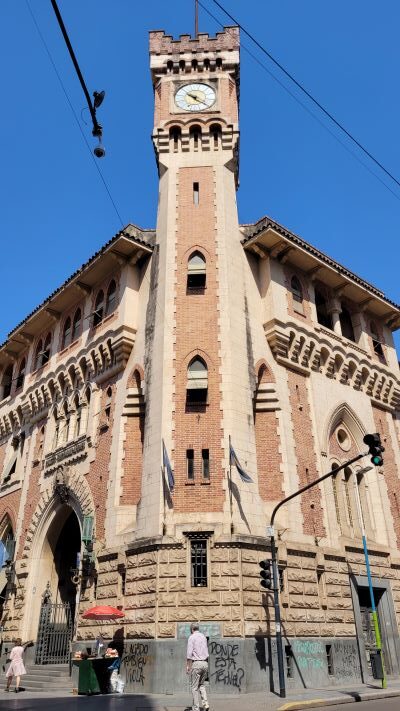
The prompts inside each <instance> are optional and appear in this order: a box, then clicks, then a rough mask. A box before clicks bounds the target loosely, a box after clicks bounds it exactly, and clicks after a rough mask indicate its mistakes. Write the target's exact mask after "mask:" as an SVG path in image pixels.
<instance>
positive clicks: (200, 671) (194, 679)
mask: <svg viewBox="0 0 400 711" xmlns="http://www.w3.org/2000/svg"><path fill="white" fill-rule="evenodd" d="M190 631H191V633H192V634H191V635H190V637H189V639H188V643H187V652H186V673H187V674H190V684H191V689H192V696H193V707H192V711H200V704H199V701H200V700H199V694H200V696H201V702H202V706H203V709H204V711H208V709H209V708H210V707H209V705H208V701H207V694H206V689H205V686H204V682H205V679H206V676H207V672H208V646H207V639H206V637H205V636H204V634H202V632H199V625H198V624H197V623H195V622H194V623H193V624H192V625H191V626H190Z"/></svg>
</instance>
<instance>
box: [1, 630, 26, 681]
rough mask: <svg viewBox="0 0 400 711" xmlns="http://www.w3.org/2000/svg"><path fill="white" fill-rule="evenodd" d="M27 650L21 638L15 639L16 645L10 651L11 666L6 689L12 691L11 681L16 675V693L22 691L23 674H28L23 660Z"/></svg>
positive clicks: (8, 671)
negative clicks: (20, 686) (20, 685)
mask: <svg viewBox="0 0 400 711" xmlns="http://www.w3.org/2000/svg"><path fill="white" fill-rule="evenodd" d="M24 652H25V645H23V644H22V640H21V639H20V638H18V639H16V640H15V645H14V647H13V648H12V650H11V652H10V662H11V664H10V666H9V667H8V669H7V671H6V679H7V685H6V688H5V689H4V691H10V686H11V682H12V680H13V677H14V676H15V693H16V694H17V693H18V692H19V691H20V688H19V684H20V681H21V676H23V674H26V669H25V665H24V662H23V659H22V657H23V654H24Z"/></svg>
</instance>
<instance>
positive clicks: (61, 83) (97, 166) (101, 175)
mask: <svg viewBox="0 0 400 711" xmlns="http://www.w3.org/2000/svg"><path fill="white" fill-rule="evenodd" d="M25 2H26V5H27V8H28V10H29V13H30V16H31V18H32V20H33V23H34V25H35V27H36V30H37V33H38V35H39V37H40V39H41V41H42V43H43V46H44V48H45V50H46V53H47V56H48V57H49V59H50V62H51V65H52V67H53V69H54V72H55V74H56V77H57V79H58V81H59V83H60V86H61V88H62V90H63V92H64V95H65V98H66V100H67V102H68V104H69V107H70V109H71V111H72V113H73V116H74V118H75V121H76V124H77V126H78V128H79V130H80V132H81V135H82V137H83V140H84V141H85V144H86V147H87V149H88V151H89V153H90V157H91V159H92V161H93V163H94V165H95V167H96V170H97V172H98V174H99V176H100V179H101V181H102V183H103V185H104V188H105V190H106V192H107V195H108V197H109V199H110V202H111V204H112V206H113V208H114V210H115V213H116V215H117V217H118V219H119V221H120V223H121V226H122V227H124V226H125V224H126V223H124V222H123V220H122V217H121V215H120V213H119V210H118V208H117V206H116V204H115V202H114V199H113V197H112V195H111V192H110V189H109V187H108V185H107V183H106V180H105V178H104V176H103V173H102V172H101V170H100V168H99V164H98V161H97V160H96V158H95V157H94V155H93V153H92V149H91V147H90V145H89V143H88V141H87V138H86V136H85V133H84V131H83V130H82V126H81V124H80V122H79V119H78V116H77V115H76V112H75V109H74V107H73V105H72V102H71V100H70V98H69V96H68V93H67V90H66V89H65V86H64V83H63V80H62V78H61V76H60V74H59V72H58V69H57V67H56V64H55V62H54V60H53V57H52V55H51V53H50V50H49V48H48V46H47V43H46V40H45V39H44V37H43V34H42V32H41V30H40V27H39V25H38V23H37V21H36V18H35V15H34V14H33V12H32V8H31V6H30V3H29V0H25Z"/></svg>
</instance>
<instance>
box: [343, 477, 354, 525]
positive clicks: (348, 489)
mask: <svg viewBox="0 0 400 711" xmlns="http://www.w3.org/2000/svg"><path fill="white" fill-rule="evenodd" d="M352 487H353V473H352V471H351V469H350V468H349V467H346V469H345V470H344V494H345V501H346V511H347V522H348V524H349V526H350V528H354V525H355V523H356V521H355V520H354V508H353V492H352Z"/></svg>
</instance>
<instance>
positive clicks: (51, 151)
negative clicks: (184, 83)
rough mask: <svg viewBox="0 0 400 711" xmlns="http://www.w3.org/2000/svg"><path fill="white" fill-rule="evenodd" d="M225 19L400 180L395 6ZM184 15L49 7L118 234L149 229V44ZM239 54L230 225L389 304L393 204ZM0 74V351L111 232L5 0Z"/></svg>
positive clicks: (75, 135)
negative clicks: (270, 226)
mask: <svg viewBox="0 0 400 711" xmlns="http://www.w3.org/2000/svg"><path fill="white" fill-rule="evenodd" d="M202 2H203V3H204V4H205V5H207V7H209V9H210V10H211V11H212V12H213V14H215V15H216V16H217V17H218V18H220V19H221V24H231V23H230V22H229V20H227V18H224V17H223V15H222V13H221V12H220V11H219V10H218V9H217V8H216V7H215V5H214V4H213V2H212V0H202ZM223 4H224V5H225V6H226V7H227V9H229V10H230V11H231V12H232V14H233V15H236V16H237V17H238V19H239V20H240V21H241V23H242V24H243V25H244V26H245V27H247V28H248V29H249V31H251V32H252V33H253V34H254V35H255V36H256V37H257V38H258V39H259V40H260V42H261V43H263V44H264V45H265V46H266V47H267V49H268V50H269V51H270V52H271V53H272V54H273V55H274V56H275V57H276V58H277V59H278V60H279V61H280V62H281V63H282V64H283V65H284V66H286V67H287V68H288V69H289V71H290V72H292V73H293V74H294V75H295V76H296V78H297V79H298V80H299V81H301V82H302V83H303V84H304V85H305V86H306V88H307V89H308V90H309V91H310V92H311V93H312V94H313V95H314V96H315V97H316V98H317V99H318V100H319V101H320V102H321V103H322V104H324V105H325V106H326V108H327V109H328V110H329V111H331V112H332V113H334V114H335V116H336V117H337V118H338V119H339V120H340V121H341V122H342V123H343V124H344V125H345V126H346V128H347V129H348V130H349V131H351V132H352V133H354V135H355V136H356V137H357V138H358V139H359V140H360V141H361V142H362V143H363V144H365V146H366V147H367V148H368V149H369V150H370V152H372V153H373V154H374V155H376V157H377V158H378V159H379V160H380V161H381V162H382V163H383V164H384V165H385V166H386V167H387V169H388V170H390V171H391V172H392V173H394V174H395V175H396V176H397V177H398V178H399V179H400V142H399V140H398V131H399V125H400V121H399V119H400V116H399V113H400V92H399V89H398V74H399V63H400V62H399V60H400V44H399V42H398V27H399V24H400V6H399V4H398V2H396V1H395V0H384V2H383V3H381V4H380V5H379V6H378V5H377V4H376V2H372V0H352V2H348V0H336V1H335V2H321V0H308V2H294V0H280V2H279V3H270V2H260V0H247V2H246V3H243V2H240V0H224V3H223ZM193 5H194V3H193V2H192V0H173V2H168V3H167V2H161V0H159V1H158V2H154V1H153V0H148V2H146V3H139V2H135V1H134V0H113V2H110V1H108V2H106V0H85V1H84V2H79V3H78V2H67V1H66V0H59V7H60V10H61V12H62V14H63V18H64V22H65V24H66V26H67V29H68V31H69V34H70V37H71V40H72V43H73V46H74V49H75V52H76V54H77V56H78V59H79V62H80V65H81V68H82V70H83V73H84V76H85V79H86V82H87V85H88V87H89V89H90V91H91V92H92V91H93V90H95V89H97V90H100V89H105V90H106V94H107V95H106V99H105V102H104V104H103V106H102V107H101V109H100V110H99V119H100V121H101V123H102V124H103V126H104V143H105V147H106V150H107V156H106V158H105V159H104V160H103V161H101V162H100V163H99V167H100V168H101V170H102V172H103V174H104V178H105V180H106V182H107V184H108V186H109V188H110V191H111V193H112V196H113V199H114V201H115V203H116V205H117V208H118V211H119V213H120V215H121V218H122V221H123V223H127V222H134V223H136V224H138V225H140V226H143V227H153V226H155V221H156V208H157V172H156V165H155V160H154V153H153V148H152V145H151V141H150V133H151V128H152V109H153V96H152V86H151V81H150V73H149V69H148V31H149V30H151V29H165V30H166V32H168V33H169V34H173V35H174V36H178V35H179V34H183V33H188V32H191V31H192V30H193ZM30 6H31V8H32V11H33V13H34V15H35V18H36V21H37V23H38V25H39V27H40V30H41V32H42V34H43V36H44V38H45V41H46V43H47V45H48V49H49V51H50V53H51V56H52V58H53V61H54V62H55V64H56V66H57V70H58V72H59V74H60V76H61V77H62V81H63V83H64V86H65V90H66V92H67V93H68V95H69V98H70V101H71V103H72V105H73V107H74V109H75V112H76V114H77V116H78V118H79V122H80V125H81V127H82V129H83V131H84V133H85V135H86V137H87V140H88V142H89V144H90V146H91V147H94V140H93V139H92V137H91V130H90V124H89V119H88V112H87V111H83V112H82V109H83V108H84V106H85V102H84V98H83V95H82V92H81V88H80V86H79V83H78V80H77V78H76V76H75V73H74V71H73V68H72V65H71V61H70V59H69V56H68V54H67V51H66V48H65V45H64V42H63V40H62V37H61V34H60V30H59V28H58V25H57V22H56V19H55V16H54V14H53V10H52V8H51V5H50V1H49V0H30ZM219 29H220V26H219V25H217V23H216V22H215V21H214V20H212V19H211V18H210V17H209V16H207V15H206V14H205V12H204V11H203V10H202V9H201V8H200V30H201V31H208V32H210V34H214V33H215V31H216V30H219ZM242 42H243V45H244V47H243V50H242V55H241V59H242V66H241V111H240V120H241V157H240V181H241V182H240V189H239V193H238V204H239V218H240V220H241V222H251V221H255V220H257V219H258V218H260V217H261V216H262V215H264V214H268V215H270V216H271V217H273V218H274V219H276V220H278V221H280V222H282V223H283V224H284V225H285V226H286V227H288V228H289V229H291V230H293V231H295V232H296V233H298V234H299V235H301V236H302V237H303V238H304V239H306V240H307V241H309V242H311V243H312V244H314V245H315V246H316V247H318V248H319V249H321V250H323V251H325V252H327V253H328V254H330V255H331V256H332V257H334V258H335V259H337V260H338V261H340V262H342V263H343V264H345V265H346V266H347V267H349V268H350V269H352V270H353V271H355V272H356V273H358V274H359V275H360V276H362V277H364V278H365V279H367V280H368V281H371V282H372V283H374V284H376V285H377V286H378V287H379V288H381V289H382V290H383V291H384V292H385V293H386V294H387V296H389V298H391V299H393V300H394V301H397V302H398V301H400V294H399V279H398V268H399V264H398V262H399V259H398V258H399V249H398V242H399V224H400V188H396V186H395V185H393V184H392V183H391V182H390V180H389V179H387V178H385V177H384V175H383V174H382V173H381V172H379V169H378V168H376V167H374V166H373V164H372V163H371V162H370V161H368V160H367V159H366V158H364V157H362V155H361V154H360V152H359V151H358V152H357V151H356V150H355V149H354V148H353V147H352V146H351V145H350V144H349V142H348V141H347V140H345V139H343V137H342V136H340V134H339V133H338V131H337V130H335V129H333V128H332V126H330V125H329V124H328V121H327V120H325V119H323V118H322V117H321V115H320V114H318V113H317V112H316V110H314V109H313V108H312V106H311V105H310V104H307V107H308V108H309V109H310V110H311V111H312V112H314V113H317V116H318V121H316V120H315V119H314V118H312V117H311V116H310V114H309V113H308V112H307V111H305V110H304V109H303V108H302V107H301V106H300V105H299V103H297V101H295V100H294V99H293V98H292V97H291V96H290V95H289V94H288V93H287V92H286V91H285V90H284V89H283V88H282V87H281V86H279V85H278V84H277V83H276V82H275V81H274V80H273V79H272V78H271V76H270V74H268V73H267V72H266V71H265V70H264V69H263V68H262V67H260V66H259V64H257V63H256V62H255V61H254V60H253V59H252V58H251V57H250V56H249V54H248V53H247V51H246V49H245V48H246V47H247V48H249V49H251V51H252V52H253V53H254V54H255V55H256V56H257V57H258V59H259V60H260V61H262V62H263V63H265V64H266V65H267V66H268V68H269V69H271V71H272V72H273V73H274V74H275V75H276V76H278V77H279V78H280V79H281V80H282V81H283V83H284V85H285V86H287V87H289V88H290V89H291V91H293V88H292V87H290V85H289V83H288V82H287V80H285V79H283V78H282V77H281V76H280V75H279V73H278V72H277V71H276V70H274V69H273V67H272V66H271V65H270V64H269V63H268V60H267V59H266V58H265V57H264V56H263V55H262V54H260V52H259V51H258V50H257V49H255V48H254V47H252V45H251V42H250V41H249V40H248V39H246V37H244V36H243V37H242ZM0 60H1V65H2V67H3V78H2V113H1V132H0V148H1V163H0V190H1V198H2V199H1V210H0V236H1V243H2V247H3V249H2V257H3V258H2V260H1V279H0V303H1V304H3V308H2V310H1V319H0V342H1V341H2V340H4V338H5V337H6V334H7V333H8V332H9V331H10V330H11V329H12V328H13V327H14V326H15V325H16V324H17V323H19V322H20V321H21V320H22V319H23V318H24V317H25V316H26V315H27V314H28V313H29V312H30V311H31V310H32V309H33V308H34V307H35V306H36V305H37V304H38V303H40V302H41V301H42V300H43V299H44V298H46V296H47V295H48V294H49V293H51V292H52V291H53V290H54V289H55V288H57V286H59V285H60V284H61V283H62V282H63V281H64V279H65V278H67V277H68V276H69V275H70V274H71V273H72V272H73V271H75V269H76V268H77V267H79V266H80V265H81V264H82V263H83V262H84V261H86V260H87V258H88V257H89V256H90V255H91V254H93V253H94V252H95V251H96V250H97V249H98V248H99V247H101V245H102V244H103V243H104V242H105V241H107V240H108V239H110V237H111V236H112V235H113V234H115V232H117V231H118V230H119V229H120V227H121V223H120V221H119V218H118V216H117V214H116V213H115V210H114V208H113V206H112V204H111V202H110V200H109V197H108V195H107V193H106V191H105V189H104V186H103V184H102V182H101V180H100V178H99V175H98V172H97V170H96V166H95V165H94V163H93V161H92V159H91V156H90V153H89V151H88V149H87V146H86V145H85V143H84V140H83V138H82V135H81V133H80V131H79V128H78V126H77V123H76V121H75V119H74V116H73V114H72V112H71V109H70V107H69V105H68V103H67V101H66V98H65V96H64V93H63V91H62V88H61V87H60V84H59V82H58V79H57V77H56V75H55V72H54V69H53V67H52V65H51V63H50V60H49V58H48V56H47V54H46V51H45V49H44V47H43V44H42V42H41V40H40V37H39V35H38V32H37V30H36V28H35V25H34V23H33V21H32V18H31V16H30V14H29V10H28V6H27V3H26V2H25V0H19V2H15V0H2V3H1V9H0ZM294 93H295V95H296V97H297V98H300V95H299V92H298V91H294ZM302 101H304V99H302ZM81 112H82V113H81ZM81 117H82V118H81ZM84 121H86V122H87V124H88V125H87V126H86V125H85V123H84ZM319 121H320V122H322V124H323V125H321V123H320V122H319ZM324 126H328V127H329V129H330V130H331V131H332V132H333V134H334V136H337V137H339V138H340V139H341V140H342V141H343V142H344V144H345V147H346V148H347V149H350V150H351V151H354V152H355V153H356V156H357V158H358V159H359V160H361V161H362V162H363V163H365V164H366V165H367V167H368V169H369V170H366V169H365V167H364V166H363V165H362V164H361V163H360V162H359V160H356V159H355V158H354V157H353V156H352V155H351V154H350V153H349V152H348V150H346V149H345V148H344V147H343V146H342V145H340V144H339V143H338V142H337V141H336V140H335V138H334V136H332V135H331V133H329V132H328V131H326V130H325V128H324ZM371 170H372V171H373V172H374V173H376V174H377V175H378V176H379V178H380V179H381V180H383V182H385V183H386V184H387V185H388V186H389V187H390V189H391V190H392V191H393V193H394V195H393V194H392V193H391V192H390V191H389V190H387V189H386V188H385V187H384V185H382V183H381V182H379V181H378V180H377V179H376V177H374V175H372V174H371V172H370V171H371ZM397 342H398V343H400V340H399V339H398V338H397Z"/></svg>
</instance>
